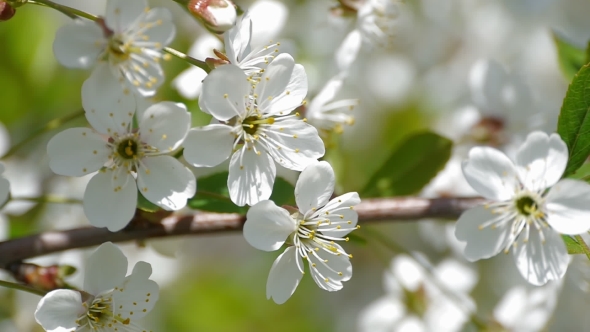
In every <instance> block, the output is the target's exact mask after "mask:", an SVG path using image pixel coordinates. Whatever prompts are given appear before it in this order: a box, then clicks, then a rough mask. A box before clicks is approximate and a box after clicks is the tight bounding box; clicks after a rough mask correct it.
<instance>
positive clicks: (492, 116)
mask: <svg viewBox="0 0 590 332" xmlns="http://www.w3.org/2000/svg"><path fill="white" fill-rule="evenodd" d="M469 88H470V90H471V96H472V99H473V102H474V104H475V106H476V107H477V109H478V111H479V115H480V119H479V121H478V122H477V123H475V124H474V125H473V126H472V127H471V128H470V132H468V133H467V134H468V135H469V137H470V138H471V140H472V141H474V142H477V143H486V144H490V145H492V146H503V145H505V144H508V143H518V144H520V142H519V141H516V142H514V140H515V139H518V138H522V137H523V136H524V134H525V133H528V132H530V131H531V130H533V129H539V128H540V127H541V125H542V124H543V114H541V112H539V111H538V108H536V107H535V104H534V100H533V98H532V95H531V91H530V90H529V88H528V86H527V85H526V84H525V83H524V81H523V80H521V79H520V77H518V76H516V75H515V74H511V73H508V72H507V71H506V70H505V69H504V68H503V67H502V66H501V65H500V64H499V63H498V62H496V61H493V60H488V59H480V60H479V61H477V62H476V63H475V64H474V65H473V66H472V67H471V71H470V73H469Z"/></svg>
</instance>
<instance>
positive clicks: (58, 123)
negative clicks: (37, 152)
mask: <svg viewBox="0 0 590 332" xmlns="http://www.w3.org/2000/svg"><path fill="white" fill-rule="evenodd" d="M82 115H84V110H79V111H77V112H74V113H72V114H68V115H65V116H62V117H61V118H57V119H53V120H51V121H49V122H48V123H47V124H46V125H45V126H43V128H40V129H38V130H37V131H35V132H33V133H32V134H31V135H29V136H28V137H27V138H25V139H24V140H22V141H20V142H19V143H18V144H15V145H14V146H13V147H12V148H10V150H8V152H6V154H5V155H4V156H2V158H8V157H10V156H12V155H13V154H14V153H15V152H16V151H17V150H19V149H20V148H21V147H23V146H24V145H26V144H27V143H29V142H30V141H32V140H33V139H35V138H36V137H37V136H39V135H41V134H44V133H46V132H48V131H51V130H53V129H56V128H58V127H59V126H61V125H63V124H64V123H66V122H69V121H72V120H74V119H76V118H78V117H80V116H82Z"/></svg>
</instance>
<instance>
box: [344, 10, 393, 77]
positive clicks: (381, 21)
mask: <svg viewBox="0 0 590 332" xmlns="http://www.w3.org/2000/svg"><path fill="white" fill-rule="evenodd" d="M401 3H402V2H401V1H399V0H365V1H364V3H363V4H362V5H361V6H360V7H359V8H358V11H357V23H356V27H355V28H354V29H353V30H352V31H351V32H350V33H348V35H347V36H346V37H345V38H344V41H342V44H341V45H340V47H339V48H338V50H337V51H336V63H337V65H338V68H339V69H340V70H343V71H347V70H348V69H349V68H350V65H351V64H352V63H353V62H354V60H356V58H357V56H358V53H359V51H360V49H361V46H362V45H363V43H365V44H367V45H379V46H389V45H390V44H391V43H392V40H393V38H394V37H395V28H396V26H397V24H398V22H397V18H398V16H399V13H400V10H401V9H400V6H401Z"/></svg>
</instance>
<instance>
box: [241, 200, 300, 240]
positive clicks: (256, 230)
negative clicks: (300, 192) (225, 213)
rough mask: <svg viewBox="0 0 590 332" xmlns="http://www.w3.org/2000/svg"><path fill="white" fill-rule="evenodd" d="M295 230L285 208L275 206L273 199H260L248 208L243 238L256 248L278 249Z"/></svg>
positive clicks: (294, 223)
mask: <svg viewBox="0 0 590 332" xmlns="http://www.w3.org/2000/svg"><path fill="white" fill-rule="evenodd" d="M296 230H297V225H296V222H295V220H293V218H291V216H289V212H288V211H287V210H285V209H283V208H280V207H278V206H276V205H275V203H274V202H273V201H260V202H258V203H257V204H256V205H254V206H253V207H251V208H250V209H249V210H248V214H247V215H246V223H245V224H244V238H246V241H248V243H250V245H252V246H253V247H254V248H256V249H260V250H264V251H273V250H277V249H279V248H280V247H281V246H282V245H283V243H285V240H286V239H287V237H288V236H289V235H290V234H291V233H293V232H295V231H296Z"/></svg>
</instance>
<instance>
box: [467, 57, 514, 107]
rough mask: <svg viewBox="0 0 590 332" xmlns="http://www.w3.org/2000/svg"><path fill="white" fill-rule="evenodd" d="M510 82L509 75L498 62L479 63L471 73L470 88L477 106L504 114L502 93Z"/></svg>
mask: <svg viewBox="0 0 590 332" xmlns="http://www.w3.org/2000/svg"><path fill="white" fill-rule="evenodd" d="M508 82H509V79H508V73H507V72H506V70H505V69H504V67H502V66H501V65H500V64H499V63H498V62H496V61H493V60H488V59H481V60H479V61H477V62H476V63H475V64H474V65H473V66H472V67H471V70H470V73H469V87H470V89H471V95H472V97H473V101H474V102H475V105H476V106H477V107H478V108H480V109H482V110H483V111H491V110H493V111H494V112H498V113H503V112H504V111H505V105H504V103H503V100H504V98H503V96H502V94H503V93H502V91H503V89H504V87H505V86H506V84H507V83H508Z"/></svg>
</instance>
